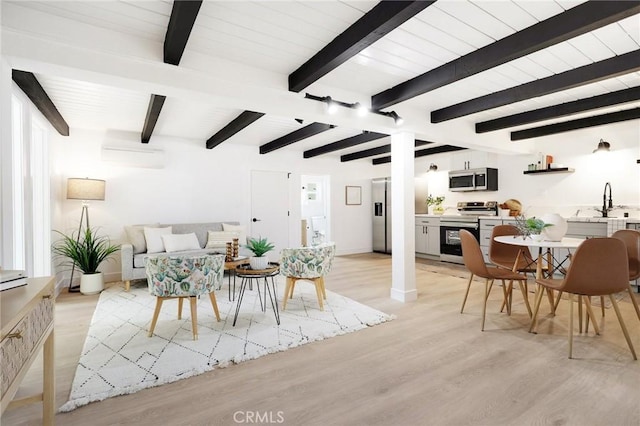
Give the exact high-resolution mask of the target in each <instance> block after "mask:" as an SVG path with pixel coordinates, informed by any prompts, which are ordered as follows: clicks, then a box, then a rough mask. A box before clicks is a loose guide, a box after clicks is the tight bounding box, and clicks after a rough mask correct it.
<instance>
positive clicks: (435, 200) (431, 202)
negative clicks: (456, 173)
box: [427, 194, 444, 214]
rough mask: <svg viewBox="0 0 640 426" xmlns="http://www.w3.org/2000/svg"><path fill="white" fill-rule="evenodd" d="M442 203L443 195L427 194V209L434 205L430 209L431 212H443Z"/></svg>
mask: <svg viewBox="0 0 640 426" xmlns="http://www.w3.org/2000/svg"><path fill="white" fill-rule="evenodd" d="M442 203H444V196H439V197H434V196H432V195H431V194H429V196H428V197H427V209H428V208H429V207H431V206H434V207H433V209H432V211H433V214H444V207H442Z"/></svg>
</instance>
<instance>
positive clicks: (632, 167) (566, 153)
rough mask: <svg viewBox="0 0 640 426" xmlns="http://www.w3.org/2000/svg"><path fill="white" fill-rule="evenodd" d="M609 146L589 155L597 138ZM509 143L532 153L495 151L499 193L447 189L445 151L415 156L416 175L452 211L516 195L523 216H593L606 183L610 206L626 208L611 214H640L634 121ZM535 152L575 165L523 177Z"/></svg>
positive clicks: (639, 130) (638, 129)
mask: <svg viewBox="0 0 640 426" xmlns="http://www.w3.org/2000/svg"><path fill="white" fill-rule="evenodd" d="M601 138H603V139H604V140H606V141H608V142H609V143H610V144H611V152H609V153H608V154H604V155H599V154H593V152H592V151H593V150H594V149H595V148H596V146H597V145H598V142H599V141H600V139H601ZM510 143H526V144H529V146H530V149H531V152H532V153H533V154H531V155H499V156H497V164H496V166H497V168H498V170H499V181H498V188H499V190H498V191H490V192H469V193H460V192H449V191H448V189H447V187H448V170H449V168H450V167H449V164H450V154H438V155H434V156H429V157H421V158H418V159H416V166H415V170H416V176H424V177H426V178H427V179H428V181H429V192H430V193H432V194H433V195H444V196H445V197H446V199H445V203H444V204H445V207H448V208H449V209H450V210H448V211H447V213H451V212H453V209H454V208H455V205H456V203H457V202H458V201H492V200H495V201H498V202H504V201H505V200H507V199H509V198H515V199H518V200H519V201H521V202H522V205H523V207H524V208H525V211H526V213H527V214H528V215H540V214H543V213H547V212H557V213H560V214H562V215H563V216H571V215H574V214H575V212H576V210H578V209H580V210H581V212H580V216H594V215H598V213H597V212H596V211H595V210H589V209H590V208H593V207H600V206H602V193H603V190H604V185H605V183H606V182H610V183H611V186H612V188H613V202H614V204H615V205H626V206H629V208H628V209H618V210H614V211H613V213H612V215H614V216H622V213H623V212H625V211H628V212H629V213H630V216H631V217H640V212H638V208H640V164H637V163H636V160H637V159H639V158H640V126H639V125H638V121H637V120H635V121H628V122H624V123H616V124H610V125H606V126H599V127H593V128H589V129H582V130H577V131H573V132H566V133H560V134H556V135H552V136H546V137H541V138H536V139H531V140H529V141H519V142H510ZM537 152H543V153H545V154H550V155H553V157H554V162H557V163H562V164H564V165H566V166H568V167H570V168H573V169H575V172H574V173H566V174H565V173H554V174H545V175H524V174H523V173H522V172H523V171H524V170H526V169H527V165H528V164H529V163H532V162H535V161H536V157H537ZM430 163H436V164H437V165H438V171H437V172H435V173H434V172H430V173H427V172H426V171H427V170H428V169H429V164H430Z"/></svg>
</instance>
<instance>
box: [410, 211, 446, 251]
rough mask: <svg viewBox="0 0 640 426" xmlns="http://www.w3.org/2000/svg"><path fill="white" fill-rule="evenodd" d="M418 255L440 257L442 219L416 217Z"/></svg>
mask: <svg viewBox="0 0 640 426" xmlns="http://www.w3.org/2000/svg"><path fill="white" fill-rule="evenodd" d="M416 253H419V254H428V255H431V256H440V218H433V217H416Z"/></svg>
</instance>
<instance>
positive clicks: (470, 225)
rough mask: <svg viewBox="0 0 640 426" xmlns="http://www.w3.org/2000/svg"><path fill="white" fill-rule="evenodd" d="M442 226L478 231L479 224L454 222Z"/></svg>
mask: <svg viewBox="0 0 640 426" xmlns="http://www.w3.org/2000/svg"><path fill="white" fill-rule="evenodd" d="M440 226H442V227H446V228H459V229H478V226H479V225H478V224H477V223H472V222H452V223H447V222H445V223H440Z"/></svg>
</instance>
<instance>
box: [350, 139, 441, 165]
mask: <svg viewBox="0 0 640 426" xmlns="http://www.w3.org/2000/svg"><path fill="white" fill-rule="evenodd" d="M431 143H433V142H429V141H423V140H419V139H416V141H415V146H423V145H427V144H431ZM390 152H391V144H387V145H382V146H379V147H376V148H370V149H365V150H362V151H357V152H352V153H351V154H345V155H341V156H340V161H341V162H343V163H344V162H347V161H353V160H359V159H361V158H367V157H374V156H376V155H380V154H388V153H390Z"/></svg>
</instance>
